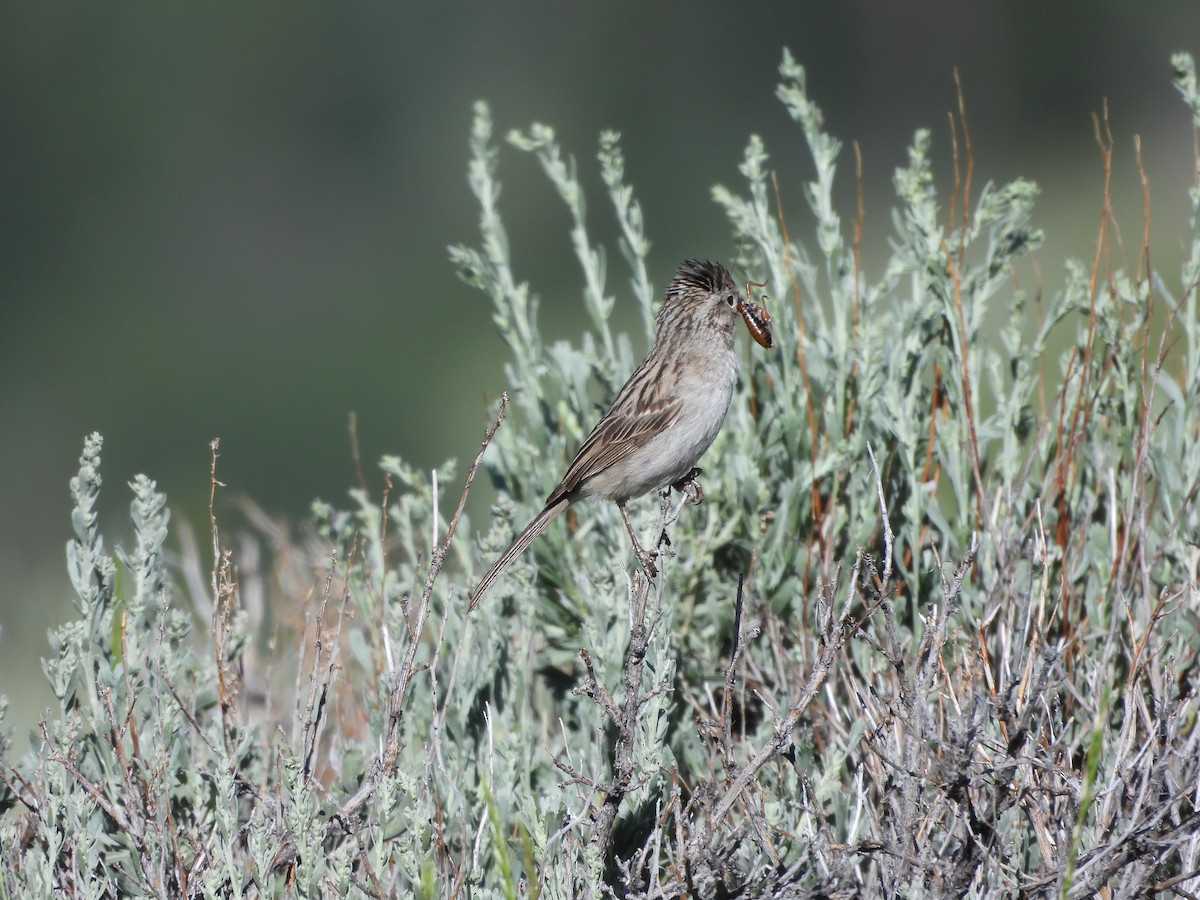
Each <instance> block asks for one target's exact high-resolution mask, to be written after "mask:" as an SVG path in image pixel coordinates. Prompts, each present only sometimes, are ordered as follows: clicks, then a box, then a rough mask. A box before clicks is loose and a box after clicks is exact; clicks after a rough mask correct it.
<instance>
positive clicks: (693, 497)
mask: <svg viewBox="0 0 1200 900" xmlns="http://www.w3.org/2000/svg"><path fill="white" fill-rule="evenodd" d="M703 471H704V470H703V469H701V468H699V467H697V466H692V470H691V471H690V472H688V473H687V474H686V475H684V476H683V477H682V478H680V479H679V480H678V481H676V482H675V483H674V484H673V485H671V487H673V488H674V489H675V490H677V491H679V492H680V493H682V494H686V495H687V498H688V503H690V504H692V505H693V506H696V505H698V504H700V503H703V502H704V488H702V487H701V486H700V473H701V472H703Z"/></svg>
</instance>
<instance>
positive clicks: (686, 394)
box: [468, 259, 774, 611]
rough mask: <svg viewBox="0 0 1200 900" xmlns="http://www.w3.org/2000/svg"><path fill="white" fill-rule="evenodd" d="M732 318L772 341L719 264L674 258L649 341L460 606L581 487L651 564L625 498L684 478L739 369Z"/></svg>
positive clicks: (709, 437)
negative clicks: (532, 514) (529, 516)
mask: <svg viewBox="0 0 1200 900" xmlns="http://www.w3.org/2000/svg"><path fill="white" fill-rule="evenodd" d="M739 318H740V319H741V320H742V321H744V322H745V324H746V327H747V329H748V330H749V332H750V335H751V336H752V337H753V338H754V340H755V341H757V342H758V343H759V344H761V345H762V346H763V347H766V348H768V349H770V348H771V346H773V344H774V339H773V337H772V335H771V326H770V325H769V324H768V323H769V322H770V316H769V315H767V313H766V311H765V310H764V309H762V308H760V307H758V306H756V305H755V304H754V302H753V301H752V300H750V299H749V298H748V297H745V296H743V295H742V294H741V293H740V292H739V291H738V288H737V285H735V284H734V283H733V279H732V278H731V277H730V275H729V272H728V270H726V268H725V267H724V266H722V265H721V264H720V263H714V262H707V261H705V262H701V261H699V260H694V259H689V260H687V261H686V262H685V263H683V264H682V265H681V266H680V267H679V269H678V270H677V271H676V272H675V277H674V278H673V279H672V280H671V283H670V285H668V286H667V291H666V295H665V296H664V297H663V302H662V308H661V309H659V311H658V327H657V329H656V331H655V335H654V346H653V347H651V348H650V352H649V353H648V354H647V355H646V358H645V359H644V360H643V361H642V364H641V365H640V366H638V367H637V368H636V369H635V370H634V372H633V374H632V375H630V376H629V380H628V381H627V382H625V386H624V387H623V388H621V391H620V393H618V394H617V399H616V400H614V401H613V403H612V406H611V407H609V410H608V412H606V413H605V414H604V415H603V416H602V417H601V419H600V421H599V422H598V423H597V424H596V427H595V428H593V429H592V433H591V434H589V435H588V436H587V438H586V439H585V440H584V442H583V445H582V446H581V447H580V448H579V452H578V453H576V454H575V459H574V460H573V461H572V462H571V464H570V465H569V466H567V472H566V474H565V475H563V477H562V481H560V482H559V483H558V486H557V487H556V488H555V489H554V490H552V491H551V492H550V496H549V497H547V498H546V505H545V506H544V507H543V508H542V511H541V512H540V513H538V515H537V517H536V518H535V519H534V520H533V521H532V522H530V523H529V524H528V525H527V526H526V527H525V530H524V531H522V532H521V533H520V534H519V535H517V537H516V538H515V539H514V540H513V542H512V543H511V544H510V545H509V547H508V549H507V550H505V551H504V552H503V553H501V554H500V558H499V559H497V560H496V562H495V563H494V564H493V565H492V567H491V568H490V569H488V571H487V573H486V574H485V575H484V576H483V578H482V579H481V580H480V582H479V586H478V587H476V588H475V592H474V593H473V594H472V595H471V600H470V605H469V606H468V611H470V610H472V609H474V608H475V605H476V604H477V603H478V602H479V599H480V598H481V597H482V596H483V595H484V594H485V593H487V591H488V588H490V587H491V586H492V582H494V581H495V580H496V579H497V578H498V577H499V576H500V573H501V572H503V571H504V570H505V568H507V567H508V564H509V563H511V562H512V561H513V560H514V559H515V558H516V557H518V556H519V555H520V554H522V553H524V552H525V550H526V549H528V547H529V545H530V544H531V543H533V541H534V539H535V538H537V536H538V535H540V534H541V533H542V532H543V531H545V530H546V526H547V525H549V524H550V523H551V522H552V521H553V520H554V519H555V517H556V516H558V515H559V513H561V512H562V511H563V510H565V509H566V508H567V507H568V506H571V505H573V504H575V503H578V502H579V501H580V500H584V499H586V498H588V497H602V498H604V499H606V500H612V501H614V502H615V503H616V504H617V508H618V509H619V510H620V511H621V518H622V519H623V520H624V522H625V527H626V529H627V530H628V531H629V537H630V540H632V541H633V548H634V552H635V553H636V554H637V557H638V561H639V562H640V563H641V564H642V566H643V567H645V568H646V569H647V570H648V571H650V573H651V574H653V563H652V558H653V552H649V553H648V552H647V551H645V550H643V549H642V547H641V544H640V543H639V542H638V539H637V535H636V534H635V533H634V531H633V525H632V524H631V523H630V521H629V515H628V513H627V512H626V511H625V503H626V502H627V501H629V500H630V499H632V498H634V497H640V496H642V495H643V494H648V493H650V492H651V491H657V490H661V489H663V488H665V487H668V486H675V487H681V488H682V487H683V486H684V485H685V484H687V483H689V482H691V481H692V479H693V477H694V475H695V474H696V473H695V472H693V467H694V466H695V465H696V462H697V461H698V460H699V459H700V457H701V456H702V455H703V454H704V451H705V450H707V449H708V448H709V445H711V444H712V442H713V439H714V438H715V437H716V436H717V432H718V431H720V430H721V424H722V423H723V422H724V421H725V414H726V412H728V411H729V401H730V399H731V398H732V397H733V387H734V384H735V383H736V382H737V377H738V359H737V354H736V353H735V352H734V337H735V336H736V332H737V323H738V319H739Z"/></svg>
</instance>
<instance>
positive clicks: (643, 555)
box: [617, 503, 658, 578]
mask: <svg viewBox="0 0 1200 900" xmlns="http://www.w3.org/2000/svg"><path fill="white" fill-rule="evenodd" d="M617 509H619V510H620V511H621V519H622V520H623V521H624V522H625V530H626V531H628V532H629V539H630V540H631V541H633V552H634V554H635V555H636V556H637V558H638V563H639V564H640V565H641V567H642V568H643V569H645V570H646V574H647V575H648V576H650V577H651V578H653V577H654V576H655V575H657V574H658V567H657V566H656V565H654V560H655V558H656V557H657V556H658V551H657V550H646V549H644V548H643V547H642V542H641V541H639V540H638V536H637V534H636V533H634V530H633V523H632V522H630V521H629V513H627V512H626V511H625V504H624V503H618V504H617Z"/></svg>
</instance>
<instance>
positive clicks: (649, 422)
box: [546, 379, 683, 504]
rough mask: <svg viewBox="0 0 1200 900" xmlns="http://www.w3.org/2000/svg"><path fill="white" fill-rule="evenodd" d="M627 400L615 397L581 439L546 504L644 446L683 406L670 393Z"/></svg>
mask: <svg viewBox="0 0 1200 900" xmlns="http://www.w3.org/2000/svg"><path fill="white" fill-rule="evenodd" d="M631 381H632V379H631ZM623 393H624V392H623ZM631 400H632V398H625V397H620V396H619V397H617V399H616V401H615V402H614V403H613V405H612V408H611V409H610V410H609V411H608V412H607V413H605V414H604V417H603V418H602V419H600V421H599V422H598V423H596V427H595V428H593V429H592V433H591V434H589V435H588V436H587V438H586V439H585V440H584V442H583V445H582V446H581V447H580V448H579V452H578V453H576V454H575V459H574V460H572V462H571V465H569V466H567V473H566V474H565V475H563V479H562V481H560V482H559V484H558V487H556V488H555V489H554V490H553V491H552V492H551V493H550V496H549V497H548V498H547V500H546V503H547V504H550V503H553V502H554V501H555V500H557V499H559V498H560V497H563V496H565V495H567V494H569V493H571V492H572V491H574V490H575V489H576V488H578V487H579V486H580V485H581V484H582V483H583V482H584V481H586V480H587V479H588V478H591V477H592V476H593V475H596V474H597V473H599V472H603V471H604V470H605V469H607V468H609V467H610V466H613V465H616V464H617V463H619V462H621V461H622V460H624V459H625V458H626V457H628V456H629V455H630V454H631V453H632V452H634V451H635V450H637V449H639V448H640V447H642V446H644V445H645V443H646V442H647V441H648V440H650V439H651V438H652V437H654V436H655V435H657V434H659V433H661V432H662V431H663V430H664V429H666V428H667V427H668V426H669V425H670V424H671V423H672V422H674V421H675V419H676V418H677V417H678V415H679V411H680V409H681V408H682V406H683V403H682V402H681V401H680V400H679V398H678V397H674V396H669V397H657V398H654V399H648V398H647V397H646V396H645V395H644V394H643V396H640V397H638V398H637V401H636V402H630V401H631Z"/></svg>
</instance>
